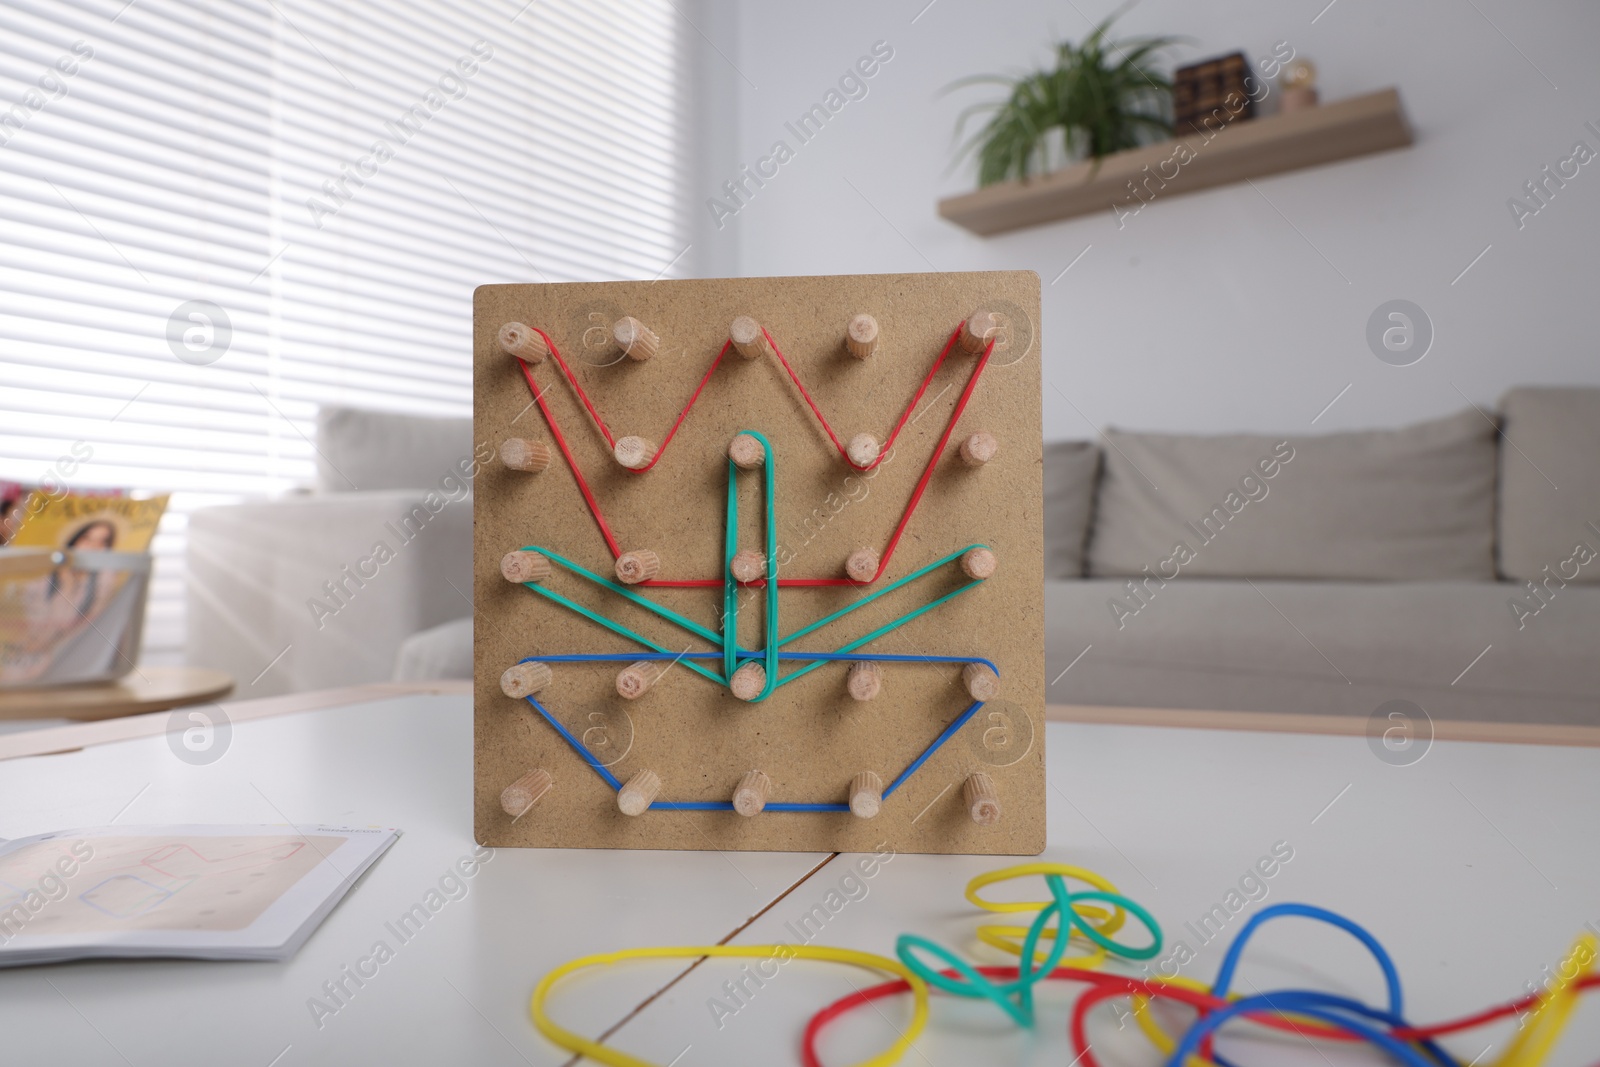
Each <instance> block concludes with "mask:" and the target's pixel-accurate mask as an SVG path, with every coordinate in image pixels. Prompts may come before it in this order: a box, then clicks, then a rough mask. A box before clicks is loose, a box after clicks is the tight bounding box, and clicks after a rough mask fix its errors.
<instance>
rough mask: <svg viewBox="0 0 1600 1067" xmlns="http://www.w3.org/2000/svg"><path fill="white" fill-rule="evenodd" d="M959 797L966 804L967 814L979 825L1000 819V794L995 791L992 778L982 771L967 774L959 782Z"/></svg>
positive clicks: (991, 823)
mask: <svg viewBox="0 0 1600 1067" xmlns="http://www.w3.org/2000/svg"><path fill="white" fill-rule="evenodd" d="M961 799H962V801H963V802H964V803H965V804H966V805H967V814H968V815H970V816H972V821H973V822H975V823H977V824H978V825H979V826H993V825H994V824H995V823H997V822H999V821H1000V794H999V793H998V792H996V791H995V788H994V779H993V778H990V777H989V776H988V775H987V774H984V773H983V772H982V771H978V772H976V773H975V774H970V775H968V776H967V780H966V781H965V782H962V783H961Z"/></svg>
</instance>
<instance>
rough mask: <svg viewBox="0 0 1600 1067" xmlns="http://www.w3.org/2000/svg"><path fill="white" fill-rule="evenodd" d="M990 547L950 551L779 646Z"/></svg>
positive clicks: (786, 638)
mask: <svg viewBox="0 0 1600 1067" xmlns="http://www.w3.org/2000/svg"><path fill="white" fill-rule="evenodd" d="M988 547H989V546H988V545H981V544H973V545H968V546H967V547H966V548H961V549H957V550H956V551H954V552H952V553H950V554H949V555H948V556H946V557H944V558H943V559H939V560H934V561H933V562H932V563H930V564H928V565H927V566H926V567H923V568H922V569H921V570H919V571H913V572H912V573H910V574H908V575H906V576H905V577H904V578H901V579H899V580H898V581H896V582H892V583H890V584H889V585H886V586H884V587H883V588H882V589H879V590H878V591H877V592H875V593H873V594H872V595H871V596H866V597H862V598H861V599H860V600H857V601H855V602H854V603H852V604H846V605H845V606H844V607H842V608H840V609H839V610H838V611H836V612H834V613H833V614H832V615H829V616H827V617H826V618H822V619H818V620H817V621H816V622H814V623H812V624H811V625H809V626H805V627H802V628H801V629H799V630H796V631H795V632H794V633H792V634H790V635H789V636H788V637H785V638H782V639H781V640H779V641H778V647H779V648H783V647H785V646H786V645H788V644H789V643H790V642H792V641H796V640H798V639H800V638H802V637H804V636H805V635H806V634H809V633H812V632H813V631H815V630H820V629H821V628H822V627H824V626H826V625H828V623H830V622H832V621H834V620H835V619H839V618H843V617H844V616H846V615H848V614H850V613H851V612H852V611H855V610H856V609H857V608H864V607H866V606H867V605H868V604H870V603H872V602H873V601H874V600H877V599H878V598H879V597H882V596H888V595H889V594H890V593H892V592H894V591H895V590H896V589H899V588H900V587H901V586H903V585H906V584H907V583H909V582H914V581H916V580H917V579H918V578H921V577H922V576H923V575H924V574H927V573H928V572H929V571H934V570H937V569H938V568H940V567H943V566H944V565H945V564H946V563H949V562H951V561H953V560H956V559H960V558H961V557H962V556H964V555H966V554H967V553H968V552H970V551H972V550H973V549H974V548H988Z"/></svg>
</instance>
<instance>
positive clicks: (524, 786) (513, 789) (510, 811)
mask: <svg viewBox="0 0 1600 1067" xmlns="http://www.w3.org/2000/svg"><path fill="white" fill-rule="evenodd" d="M554 784H555V779H553V778H551V777H550V772H549V771H546V770H536V771H529V772H528V773H527V774H524V775H523V776H522V777H521V778H518V779H517V780H516V781H514V782H512V783H511V784H510V785H508V786H506V787H505V788H504V789H502V790H500V807H501V809H502V810H503V811H505V813H506V814H507V815H509V816H511V817H512V818H513V819H515V818H516V817H518V816H519V815H524V814H526V813H527V811H528V809H529V808H531V807H533V806H534V805H535V804H537V803H539V798H540V797H542V796H544V795H545V794H546V793H548V792H550V787H551V786H552V785H554Z"/></svg>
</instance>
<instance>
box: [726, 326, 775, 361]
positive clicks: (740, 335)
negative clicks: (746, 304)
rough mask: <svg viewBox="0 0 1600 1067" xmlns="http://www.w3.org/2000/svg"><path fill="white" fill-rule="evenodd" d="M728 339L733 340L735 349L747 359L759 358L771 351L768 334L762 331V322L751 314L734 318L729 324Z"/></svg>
mask: <svg viewBox="0 0 1600 1067" xmlns="http://www.w3.org/2000/svg"><path fill="white" fill-rule="evenodd" d="M728 340H730V341H732V342H733V350H734V351H735V352H737V353H739V354H740V355H741V356H743V357H744V358H745V359H758V358H760V357H761V356H764V355H766V354H767V353H768V352H770V351H771V348H769V347H768V345H767V335H766V334H764V333H762V332H761V324H760V323H759V322H757V321H756V320H755V319H752V318H751V317H750V316H749V315H740V316H739V317H738V318H736V319H734V320H733V322H732V323H731V324H730V325H729V326H728Z"/></svg>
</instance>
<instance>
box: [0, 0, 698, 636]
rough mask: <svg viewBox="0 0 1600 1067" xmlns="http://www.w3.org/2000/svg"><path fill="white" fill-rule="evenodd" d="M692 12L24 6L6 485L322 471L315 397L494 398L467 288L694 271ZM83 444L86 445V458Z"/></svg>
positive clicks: (4, 274) (169, 593) (162, 616)
mask: <svg viewBox="0 0 1600 1067" xmlns="http://www.w3.org/2000/svg"><path fill="white" fill-rule="evenodd" d="M681 21H682V20H681V19H680V17H679V16H678V15H677V13H676V12H675V11H674V9H673V7H672V5H671V4H670V3H669V2H668V0H628V2H626V3H624V2H622V0H597V2H587V3H580V2H578V0H566V2H553V0H538V2H536V3H531V4H525V3H523V2H522V0H515V2H513V0H459V2H457V3H454V4H451V5H449V6H448V7H447V6H445V5H439V4H434V3H428V2H425V0H404V2H401V0H388V2H378V0H371V2H367V0H340V2H339V3H338V4H331V3H321V2H318V3H311V2H309V0H228V2H221V0H136V2H134V3H131V4H128V3H125V2H124V0H20V2H13V3H11V4H9V5H7V6H6V7H4V8H3V9H0V227H3V229H0V478H3V479H8V480H13V481H20V482H24V483H38V482H41V481H55V482H60V483H63V484H65V485H67V486H68V487H70V488H97V487H106V486H119V487H124V488H129V489H135V490H148V491H171V492H173V497H172V502H171V505H170V507H169V511H168V515H167V517H166V518H165V519H164V520H163V523H162V527H161V531H160V533H159V535H158V536H157V539H156V543H155V545H154V547H153V551H154V553H155V555H156V568H155V578H154V580H153V582H152V589H151V600H150V608H149V613H148V616H147V622H146V631H145V632H146V637H145V652H146V659H147V660H149V661H152V662H175V661H177V659H178V658H179V653H180V651H181V647H182V643H183V566H182V564H183V551H184V528H185V524H186V521H187V517H188V515H189V514H190V513H191V512H192V511H193V510H194V509H195V508H198V507H203V506H207V505H211V504H217V503H225V502H228V501H232V500H237V499H241V498H244V497H250V496H260V495H264V494H272V493H278V492H283V491H286V490H289V489H291V488H293V487H296V486H298V485H304V484H308V483H310V482H311V481H312V480H313V477H314V463H313V458H314V451H313V448H312V444H311V438H312V436H313V433H314V430H313V424H314V420H315V413H316V409H317V407H318V406H319V405H322V404H344V405H353V406H359V407H369V408H378V409H385V410H393V411H406V412H415V413H419V414H441V415H464V414H468V413H469V412H470V410H471V377H470V358H471V356H470V353H471V317H472V307H471V301H472V290H473V289H474V288H475V287H476V286H478V285H481V284H485V283H490V282H507V281H573V280H585V279H606V278H625V277H631V278H639V277H644V278H653V277H666V276H675V275H677V274H681V273H683V272H685V271H686V270H687V269H688V265H689V260H688V258H687V257H686V256H685V255H684V252H685V251H686V248H687V245H688V243H689V238H688V236H687V230H688V226H689V223H688V219H687V214H686V212H685V211H684V209H683V208H682V205H683V204H685V203H688V202H689V199H690V198H689V197H687V196H686V195H685V190H684V189H683V184H684V182H685V174H686V160H685V158H684V157H685V155H686V152H685V149H684V147H683V146H684V144H685V142H686V139H687V135H686V131H685V129H684V124H685V121H686V120H685V116H686V114H687V112H688V108H687V107H686V105H685V99H684V95H685V92H686V89H685V86H686V78H685V73H684V67H685V64H684V63H683V61H682V48H681V47H680V44H681V41H680V38H681V35H682V30H681V28H680V26H681ZM85 456H87V458H84V457H85Z"/></svg>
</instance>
